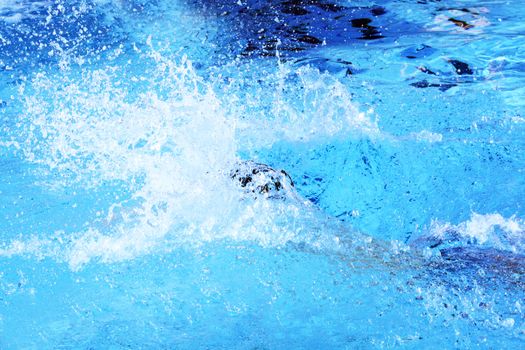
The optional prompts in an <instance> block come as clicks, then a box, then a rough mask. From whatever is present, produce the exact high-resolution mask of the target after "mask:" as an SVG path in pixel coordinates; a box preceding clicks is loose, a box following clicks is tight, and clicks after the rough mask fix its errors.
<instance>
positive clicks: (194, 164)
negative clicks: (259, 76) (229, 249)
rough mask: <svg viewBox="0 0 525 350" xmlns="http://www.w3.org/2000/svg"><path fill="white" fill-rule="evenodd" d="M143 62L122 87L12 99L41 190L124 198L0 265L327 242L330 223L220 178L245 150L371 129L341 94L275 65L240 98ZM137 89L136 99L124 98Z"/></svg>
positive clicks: (150, 57) (236, 89) (14, 248)
mask: <svg viewBox="0 0 525 350" xmlns="http://www.w3.org/2000/svg"><path fill="white" fill-rule="evenodd" d="M143 59H144V60H145V61H147V63H149V64H151V66H153V67H154V70H153V71H149V72H147V73H144V72H139V73H137V75H134V76H131V77H129V80H130V81H131V83H130V82H129V81H126V80H125V79H124V78H123V76H124V74H123V73H122V68H121V67H107V68H104V69H98V70H93V71H90V70H87V69H83V70H82V71H81V74H80V75H78V76H75V75H74V74H75V72H74V71H73V70H68V71H64V72H63V73H64V76H49V75H45V74H39V75H37V76H36V77H35V78H34V79H33V80H32V81H31V82H29V83H27V84H26V86H24V87H23V88H21V90H20V91H21V93H22V94H23V96H24V98H25V113H24V115H23V116H21V120H20V123H19V124H20V125H21V127H20V130H18V131H17V133H18V134H17V137H16V140H17V142H18V145H19V147H20V150H21V152H22V153H23V154H24V156H25V158H26V159H27V160H28V161H30V162H32V163H36V164H39V165H41V166H42V169H44V170H45V169H47V174H43V176H42V179H43V181H47V182H48V184H47V185H48V186H49V188H50V189H49V190H52V188H53V187H56V186H59V187H65V188H67V187H69V186H82V187H84V188H104V186H107V185H111V184H115V183H120V184H124V185H125V186H126V187H127V189H128V190H129V191H130V192H131V195H129V196H128V197H126V198H121V199H116V200H115V202H114V203H113V204H112V205H111V206H110V207H109V208H107V211H106V212H105V213H104V214H103V215H102V219H100V220H98V221H96V222H92V223H91V224H90V225H89V228H88V229H86V230H85V231H82V232H78V233H76V234H70V235H68V237H67V239H64V238H63V237H62V236H60V237H57V236H56V235H55V234H50V235H49V236H47V237H43V238H32V239H30V240H28V239H19V240H15V241H12V242H10V243H6V244H4V247H3V248H2V249H0V255H4V256H11V255H13V254H19V255H31V256H53V257H55V258H58V259H61V260H64V261H66V262H67V263H68V264H69V265H70V266H71V267H72V268H73V269H78V268H81V267H82V266H83V265H84V264H86V263H88V262H89V261H91V260H97V261H101V262H113V261H119V260H123V259H132V258H134V257H136V256H140V255H142V254H147V253H150V252H153V251H161V250H166V249H168V250H169V249H172V248H173V247H176V246H180V245H188V244H189V245H199V244H202V243H203V242H206V241H210V240H216V239H233V240H250V241H256V242H259V243H260V244H263V245H269V246H275V245H282V244H285V243H286V242H290V241H292V242H299V241H300V242H311V243H312V245H313V246H315V245H324V244H332V243H333V242H332V241H331V239H330V238H320V237H321V236H323V235H322V233H323V231H325V230H326V229H327V227H329V226H330V225H331V224H329V223H327V221H326V217H325V216H324V215H320V213H319V212H318V211H317V209H316V208H314V207H312V206H311V205H309V204H307V203H305V202H304V201H303V200H301V199H300V198H298V197H294V200H284V201H271V200H268V201H265V200H261V199H259V200H253V199H251V200H250V199H246V198H244V197H243V192H242V190H241V189H240V188H239V186H237V185H236V184H235V183H234V181H232V180H231V178H230V172H231V170H232V168H233V167H234V166H235V164H236V163H237V162H238V161H239V159H238V153H239V151H240V150H242V149H243V147H244V149H246V148H250V147H252V148H253V147H262V146H268V145H271V144H272V143H273V142H276V141H278V140H283V139H284V140H291V141H294V142H300V141H303V140H307V141H311V140H312V139H316V138H319V139H323V138H326V137H332V136H334V135H340V134H345V133H354V132H358V133H363V132H365V133H366V132H369V131H374V130H376V126H375V124H374V122H372V121H371V120H370V119H369V118H368V116H367V115H366V114H363V113H360V112H359V111H358V109H357V108H356V107H355V105H354V104H353V103H352V102H351V99H350V93H349V92H348V91H347V90H346V89H345V88H344V86H343V85H341V84H339V83H337V82H336V81H335V80H334V79H333V78H331V77H329V76H327V75H323V74H321V73H319V72H318V71H316V70H314V69H312V68H304V69H302V70H299V71H298V72H294V73H292V72H291V71H290V70H287V69H284V70H283V67H282V66H281V67H278V68H276V71H275V72H274V73H273V74H269V75H268V76H266V77H264V79H265V85H266V87H268V86H270V87H272V88H273V90H272V89H270V90H265V91H264V92H263V91H262V90H260V91H246V89H245V87H244V86H243V84H235V83H231V84H229V85H228V86H226V87H225V86H224V85H223V84H222V85H221V84H218V83H217V82H215V81H211V82H210V81H205V80H204V79H203V78H201V77H200V76H199V75H198V74H197V73H196V71H195V69H194V68H193V66H192V63H191V62H190V61H189V60H187V59H186V58H182V59H180V60H178V61H174V60H170V59H167V58H165V57H163V56H162V55H161V54H159V53H158V52H154V51H152V52H150V53H149V54H146V55H144V56H143ZM151 66H148V65H147V64H145V67H151ZM283 72H284V73H283ZM239 74H241V75H240V76H238V77H237V78H236V79H237V81H240V80H242V79H243V76H242V72H240V73H239ZM276 79H277V80H276ZM279 79H281V80H279ZM290 79H293V80H295V81H297V80H299V84H298V85H294V84H292V82H291V81H290ZM128 83H130V84H129V85H128ZM141 84H143V86H146V87H148V88H146V89H144V90H145V92H135V91H133V88H132V89H131V90H130V88H129V86H131V87H134V86H136V85H139V86H140V85H141ZM251 92H253V93H254V95H251ZM258 93H261V94H262V95H257V94H258ZM260 97H263V98H262V99H260V100H259V98H260ZM247 106H248V107H249V108H247ZM258 137H259V138H258ZM250 138H251V139H250ZM253 140H255V141H253ZM338 230H339V228H337V229H334V230H332V231H330V232H331V234H332V236H329V235H328V236H326V237H332V238H333V237H334V232H337V231H338ZM323 237H324V236H323ZM322 242H324V243H322Z"/></svg>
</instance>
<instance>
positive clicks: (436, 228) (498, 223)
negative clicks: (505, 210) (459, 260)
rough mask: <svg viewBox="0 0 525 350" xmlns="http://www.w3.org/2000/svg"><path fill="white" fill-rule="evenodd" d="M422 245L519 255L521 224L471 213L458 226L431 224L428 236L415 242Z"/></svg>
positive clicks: (524, 236)
mask: <svg viewBox="0 0 525 350" xmlns="http://www.w3.org/2000/svg"><path fill="white" fill-rule="evenodd" d="M425 242H426V243H428V242H433V243H432V245H436V246H438V247H439V248H442V247H444V246H450V245H452V246H457V245H459V246H462V245H474V246H479V247H487V248H495V249H501V250H506V251H510V252H513V253H523V252H524V251H525V250H524V249H525V221H524V220H523V219H520V218H518V217H516V216H511V217H508V218H505V217H504V216H502V215H501V214H499V213H492V214H478V213H472V215H471V217H470V219H469V220H466V221H464V222H461V223H459V224H451V223H449V222H440V221H438V220H433V221H432V223H431V225H430V227H429V229H428V232H427V233H426V234H424V235H423V236H422V237H419V238H418V239H417V240H416V243H417V244H419V245H421V244H425Z"/></svg>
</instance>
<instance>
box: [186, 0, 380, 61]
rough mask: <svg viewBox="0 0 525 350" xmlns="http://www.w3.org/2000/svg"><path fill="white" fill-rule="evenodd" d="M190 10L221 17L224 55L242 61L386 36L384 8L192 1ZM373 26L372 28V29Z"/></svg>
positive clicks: (291, 1) (303, 0) (317, 0)
mask: <svg viewBox="0 0 525 350" xmlns="http://www.w3.org/2000/svg"><path fill="white" fill-rule="evenodd" d="M187 3H188V6H193V7H194V8H195V11H199V12H201V13H205V14H208V15H213V16H217V17H218V18H222V19H223V20H224V21H225V22H226V24H227V26H229V27H230V28H231V32H230V33H225V36H227V37H228V39H227V43H226V45H228V51H229V52H231V53H233V54H234V55H240V56H242V57H261V56H263V57H264V56H275V55H276V54H277V52H279V54H280V56H281V57H282V58H286V57H295V56H296V55H295V54H296V53H298V52H302V51H305V50H308V49H311V48H315V47H317V46H320V45H340V44H349V43H352V42H354V43H355V42H358V41H361V40H368V41H374V40H377V39H384V38H386V37H388V33H385V30H384V29H382V28H386V27H388V25H385V24H386V23H385V22H381V21H382V18H383V16H384V15H385V14H387V13H388V9H385V8H384V7H380V6H369V7H362V6H345V5H339V4H337V3H335V2H330V1H324V0H285V1H283V0H271V1H257V0H241V1H238V2H233V1H194V0H188V1H187ZM376 22H377V24H376Z"/></svg>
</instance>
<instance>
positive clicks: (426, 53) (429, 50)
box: [401, 44, 437, 59]
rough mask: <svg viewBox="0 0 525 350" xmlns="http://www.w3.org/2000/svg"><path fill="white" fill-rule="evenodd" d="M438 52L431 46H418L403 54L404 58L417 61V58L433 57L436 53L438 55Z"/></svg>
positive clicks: (406, 50)
mask: <svg viewBox="0 0 525 350" xmlns="http://www.w3.org/2000/svg"><path fill="white" fill-rule="evenodd" d="M436 52H437V50H436V49H434V48H433V47H431V46H429V45H425V44H422V45H418V46H413V47H409V48H407V49H405V50H403V51H402V52H401V54H402V55H403V56H405V57H406V58H408V59H416V58H427V57H430V56H432V55H433V54H434V53H436Z"/></svg>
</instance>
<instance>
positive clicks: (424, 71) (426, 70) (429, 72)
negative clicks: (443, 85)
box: [417, 66, 438, 75]
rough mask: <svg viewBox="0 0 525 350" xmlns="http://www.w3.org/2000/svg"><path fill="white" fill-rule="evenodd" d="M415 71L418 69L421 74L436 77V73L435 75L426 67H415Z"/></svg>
mask: <svg viewBox="0 0 525 350" xmlns="http://www.w3.org/2000/svg"><path fill="white" fill-rule="evenodd" d="M417 69H419V70H420V71H421V72H423V73H425V74H429V75H438V73H436V72H434V71H431V70H430V69H428V68H427V67H424V66H420V67H417Z"/></svg>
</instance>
